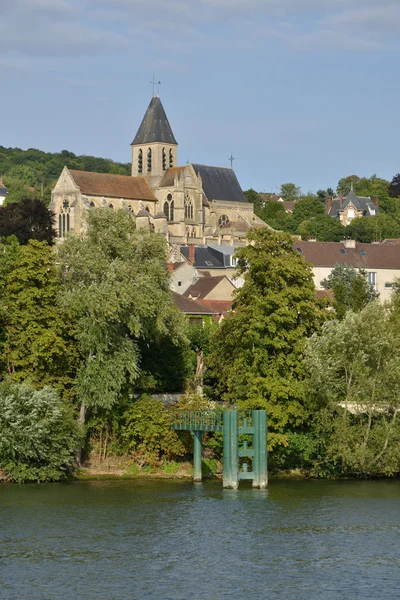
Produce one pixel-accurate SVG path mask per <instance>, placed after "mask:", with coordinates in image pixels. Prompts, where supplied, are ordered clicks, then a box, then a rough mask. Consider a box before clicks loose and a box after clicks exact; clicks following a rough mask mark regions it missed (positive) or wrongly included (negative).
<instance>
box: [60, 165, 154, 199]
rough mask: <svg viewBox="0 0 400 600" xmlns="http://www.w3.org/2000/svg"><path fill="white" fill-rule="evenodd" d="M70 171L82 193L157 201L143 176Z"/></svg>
mask: <svg viewBox="0 0 400 600" xmlns="http://www.w3.org/2000/svg"><path fill="white" fill-rule="evenodd" d="M69 172H70V173H71V176H72V178H73V180H74V181H75V183H76V185H77V186H78V187H79V189H80V190H81V192H82V194H88V195H89V196H107V197H110V198H127V199H129V200H153V201H155V197H154V195H153V192H152V191H151V189H150V187H149V185H148V183H147V181H146V180H145V179H144V178H143V177H129V175H111V174H109V173H92V172H89V171H74V170H70V171H69Z"/></svg>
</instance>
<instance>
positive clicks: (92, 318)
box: [0, 209, 400, 482]
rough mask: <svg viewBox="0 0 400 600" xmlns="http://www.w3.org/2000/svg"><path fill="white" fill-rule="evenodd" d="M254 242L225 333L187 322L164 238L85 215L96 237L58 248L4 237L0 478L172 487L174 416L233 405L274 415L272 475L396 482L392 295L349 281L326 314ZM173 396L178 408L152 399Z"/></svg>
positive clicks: (397, 351) (185, 446)
mask: <svg viewBox="0 0 400 600" xmlns="http://www.w3.org/2000/svg"><path fill="white" fill-rule="evenodd" d="M249 241H250V244H249V245H248V246H247V247H245V248H241V249H240V250H239V251H238V253H237V258H238V273H239V274H240V276H241V277H243V278H244V285H243V287H242V288H241V289H240V290H238V292H237V294H236V297H235V301H234V312H233V313H232V314H230V315H229V316H228V317H227V318H226V319H225V320H224V321H223V322H222V323H221V324H220V325H218V326H217V325H216V324H215V323H212V322H207V323H203V321H202V320H201V319H197V320H193V322H192V323H189V321H188V320H187V319H186V318H184V317H183V315H182V314H181V313H179V312H178V310H177V309H176V308H175V307H174V305H173V303H172V298H171V294H170V292H169V279H168V278H169V275H168V271H167V269H166V265H165V263H166V248H165V243H164V240H163V238H162V237H160V236H158V235H156V234H154V233H151V232H145V231H142V230H137V229H135V227H134V225H133V223H132V220H131V219H130V217H129V215H127V214H125V213H123V212H118V213H114V212H113V211H111V210H107V209H98V210H97V209H93V210H91V211H89V217H88V229H87V235H86V236H85V237H79V236H74V235H71V236H70V237H69V238H68V239H67V240H66V241H65V242H64V243H63V244H62V245H59V246H56V247H54V246H53V247H51V246H50V245H49V244H48V243H47V242H46V241H39V240H29V241H26V243H23V242H20V243H19V242H18V240H17V238H16V237H15V236H10V237H8V238H3V239H2V241H1V252H0V380H1V383H0V470H1V472H2V473H3V476H4V477H6V478H8V479H10V480H11V481H18V482H23V481H57V480H60V479H63V478H66V477H69V476H71V475H72V474H73V473H74V472H77V470H78V469H79V468H80V466H81V464H82V460H83V462H84V461H85V459H86V458H87V457H89V456H90V457H91V459H92V461H93V460H95V461H97V462H98V464H99V465H100V464H101V463H102V462H103V461H107V460H109V459H110V457H118V456H120V457H125V458H126V459H127V460H128V461H130V462H129V464H130V466H129V469H130V470H131V471H135V472H137V471H138V470H140V469H142V470H143V469H146V470H149V471H157V472H161V473H162V472H171V473H173V472H177V471H178V468H177V467H176V465H179V464H187V462H188V460H190V458H191V453H192V448H193V440H192V437H191V435H190V434H189V433H186V432H179V433H177V432H175V431H173V430H172V428H171V423H172V421H173V418H174V417H173V414H174V411H175V410H178V409H196V410H201V409H206V410H208V409H221V410H224V409H226V408H229V407H232V406H236V407H237V408H239V409H257V408H265V409H266V410H267V412H268V417H269V436H268V445H269V451H270V454H269V467H270V470H271V471H272V472H276V471H285V470H287V471H289V470H297V471H301V472H303V473H305V474H307V475H311V476H314V477H341V476H346V477H348V476H357V477H375V476H395V475H397V474H398V473H399V472H400V419H399V418H398V411H399V409H400V404H399V400H398V397H399V392H400V390H399V386H400V383H399V382H400V292H399V287H398V286H394V292H393V297H392V301H391V303H389V304H388V305H386V306H382V305H380V304H378V302H377V300H376V299H375V296H374V294H373V293H372V292H371V290H370V289H369V288H368V284H367V282H366V281H365V276H364V274H363V273H362V272H361V273H354V272H353V270H351V271H349V272H343V269H342V270H341V271H340V272H339V273H334V275H333V276H332V277H331V279H330V281H329V282H327V287H329V286H330V289H332V291H333V292H334V294H335V301H334V303H333V306H331V307H328V306H327V305H326V304H324V303H321V301H320V300H318V299H317V298H316V296H315V289H314V284H313V277H312V270H311V266H310V265H307V264H306V263H305V261H304V258H303V257H302V256H301V255H300V254H299V253H297V252H296V251H295V250H294V249H293V246H292V242H291V237H290V235H288V234H286V233H274V232H271V231H269V230H267V229H261V230H257V231H252V232H251V233H250V234H249ZM349 290H350V291H349ZM203 364H204V368H203ZM199 365H200V366H201V368H199ZM200 389H204V392H205V395H204V396H199V395H196V393H195V391H196V390H200ZM166 392H168V393H172V392H173V393H175V394H176V395H177V397H179V400H177V402H176V403H175V404H172V405H165V404H164V403H163V402H162V401H161V399H160V398H159V397H156V396H155V395H157V394H162V393H166ZM221 456H222V436H221V434H209V435H207V436H205V440H204V456H203V458H204V461H205V462H206V463H207V465H208V468H209V470H210V472H211V473H216V472H217V471H218V470H219V469H220V459H221Z"/></svg>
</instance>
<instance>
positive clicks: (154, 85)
mask: <svg viewBox="0 0 400 600" xmlns="http://www.w3.org/2000/svg"><path fill="white" fill-rule="evenodd" d="M150 83H151V85H152V86H153V98H154V96H155V94H154V92H155V87H156V86H157V96H158V95H159V93H160V85H161V81H156V78H155V75H154V73H153V81H150Z"/></svg>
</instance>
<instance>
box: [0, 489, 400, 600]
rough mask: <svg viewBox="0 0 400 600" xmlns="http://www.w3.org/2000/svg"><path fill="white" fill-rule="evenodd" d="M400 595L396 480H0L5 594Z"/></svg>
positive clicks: (9, 599)
mask: <svg viewBox="0 0 400 600" xmlns="http://www.w3.org/2000/svg"><path fill="white" fill-rule="evenodd" d="M399 597H400V482H399V481H398V482H396V481H395V482H391V481H382V482H348V481H344V482H321V481H310V482H293V481H292V482H283V481H272V482H271V484H270V487H269V489H268V490H267V491H261V490H252V489H251V488H250V487H241V488H240V489H239V490H236V491H234V490H223V489H222V484H221V483H220V482H206V483H203V484H193V483H191V482H189V481H184V482H182V481H171V480H162V481H160V480H157V481H156V480H118V481H116V480H111V481H86V482H74V483H68V484H51V485H25V486H18V485H2V486H0V598H1V599H2V600H3V599H6V600H75V599H79V600H119V599H121V600H122V599H124V600H130V599H133V600H147V599H148V600H152V599H157V600H189V599H194V600H203V599H204V600H219V599H225V598H227V599H228V598H229V599H242V598H243V599H246V600H247V599H253V598H258V599H264V598H265V599H266V600H275V599H288V600H303V599H304V600H306V599H307V600H352V599H353V598H357V599H358V598H360V599H363V600H366V599H373V600H378V599H382V600H392V599H393V600H394V599H396V600H398V598H399Z"/></svg>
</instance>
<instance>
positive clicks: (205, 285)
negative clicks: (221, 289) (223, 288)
mask: <svg viewBox="0 0 400 600" xmlns="http://www.w3.org/2000/svg"><path fill="white" fill-rule="evenodd" d="M225 278H226V276H225V275H220V276H219V277H200V279H198V280H197V281H196V283H193V285H191V286H190V287H189V288H188V289H187V290H186V292H185V293H184V296H186V298H189V296H191V297H192V298H196V300H200V299H202V298H205V297H206V296H208V294H209V293H210V292H211V291H212V290H213V289H214V288H215V287H216V286H217V285H218V284H219V283H220V282H221V281H222V280H223V279H225ZM232 286H233V284H232ZM233 287H234V286H233Z"/></svg>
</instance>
